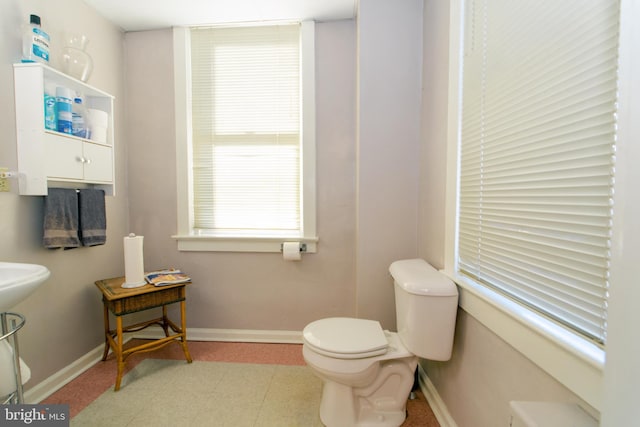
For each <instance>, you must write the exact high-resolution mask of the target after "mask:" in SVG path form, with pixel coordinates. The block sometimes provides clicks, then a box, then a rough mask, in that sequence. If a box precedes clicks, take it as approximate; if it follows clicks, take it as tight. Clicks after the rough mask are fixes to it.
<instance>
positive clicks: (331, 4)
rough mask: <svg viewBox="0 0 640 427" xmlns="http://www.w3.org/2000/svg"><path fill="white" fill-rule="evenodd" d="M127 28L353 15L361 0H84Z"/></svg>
mask: <svg viewBox="0 0 640 427" xmlns="http://www.w3.org/2000/svg"><path fill="white" fill-rule="evenodd" d="M84 2H85V3H87V4H88V5H89V6H91V7H93V8H94V9H95V10H96V11H98V13H100V14H101V15H102V16H104V17H105V18H107V19H108V20H110V21H111V22H113V23H114V24H116V25H118V26H119V27H120V28H122V29H123V30H125V31H143V30H151V29H158V28H167V27H171V26H180V25H183V26H187V25H199V24H217V23H235V22H255V21H274V20H311V19H313V20H315V21H333V20H339V19H351V18H354V17H355V14H356V2H357V0H84Z"/></svg>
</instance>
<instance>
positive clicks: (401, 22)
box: [356, 0, 422, 329]
mask: <svg viewBox="0 0 640 427" xmlns="http://www.w3.org/2000/svg"><path fill="white" fill-rule="evenodd" d="M421 16H422V1H421V0H406V1H401V2H390V1H387V0H367V1H361V2H359V5H358V18H357V19H358V95H357V101H356V102H357V105H358V156H357V169H356V171H357V184H358V186H357V188H358V191H357V202H358V205H357V233H356V286H357V315H358V317H364V318H374V319H377V320H379V321H380V322H381V323H382V326H383V327H385V328H389V329H395V324H396V323H395V307H394V304H393V301H394V297H393V286H391V285H392V283H391V281H390V276H389V272H388V270H389V265H390V264H391V263H392V262H393V261H395V260H398V259H404V258H415V257H416V255H417V224H418V219H417V209H418V176H419V173H418V171H419V140H420V102H421V97H420V83H421V78H420V76H421V66H422V61H421V56H422V55H421V51H422V37H421V34H422V19H421Z"/></svg>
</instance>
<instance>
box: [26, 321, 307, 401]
mask: <svg viewBox="0 0 640 427" xmlns="http://www.w3.org/2000/svg"><path fill="white" fill-rule="evenodd" d="M127 335H128V336H125V340H124V342H127V341H129V340H131V339H133V338H142V339H155V338H161V337H163V336H164V332H163V330H162V328H160V327H150V328H147V329H145V330H143V331H138V332H135V333H133V335H129V334H127ZM187 335H188V336H187V340H188V341H223V342H263V343H278V344H302V332H300V331H260V330H250V329H206V328H189V329H188V330H187ZM103 351H104V344H100V345H99V346H98V347H96V348H94V349H93V350H91V351H90V352H89V353H87V354H85V355H84V356H82V357H80V358H79V359H78V360H76V361H75V362H73V363H71V364H70V365H68V366H67V367H65V368H63V369H61V370H59V371H58V372H56V373H55V374H53V375H51V376H50V377H49V378H47V379H46V380H44V381H42V382H40V383H38V384H36V385H35V386H33V387H31V388H29V389H28V390H27V391H25V393H24V401H25V403H30V404H35V403H39V402H41V401H43V400H44V399H46V398H47V397H49V396H50V395H52V394H53V393H55V392H56V391H57V390H59V389H60V388H62V387H63V386H65V385H66V384H68V383H69V382H71V381H72V380H73V379H74V378H76V377H78V376H79V375H80V374H82V373H83V372H84V371H86V370H87V369H89V368H90V367H92V366H93V365H95V364H96V363H98V362H99V361H100V360H102V352H103ZM114 375H115V373H114Z"/></svg>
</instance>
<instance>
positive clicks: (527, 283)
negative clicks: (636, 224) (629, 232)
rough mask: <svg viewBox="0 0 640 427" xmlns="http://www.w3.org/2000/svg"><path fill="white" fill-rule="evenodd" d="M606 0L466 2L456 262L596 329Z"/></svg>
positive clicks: (604, 218)
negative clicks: (585, 0) (586, 0)
mask: <svg viewBox="0 0 640 427" xmlns="http://www.w3.org/2000/svg"><path fill="white" fill-rule="evenodd" d="M618 8H619V5H618V2H617V1H610V0H594V1H588V2H584V1H580V0H571V1H560V2H559V1H556V0H544V1H536V2H532V1H529V0H519V1H496V0H476V1H473V0H470V1H468V2H467V8H466V13H465V15H466V17H465V19H466V22H465V37H464V40H465V49H464V59H463V89H462V127H461V145H460V176H459V213H458V214H459V217H458V218H459V219H458V242H457V243H458V270H459V271H458V272H459V273H460V274H463V275H466V276H468V277H471V278H472V279H474V280H476V281H478V282H480V283H482V284H484V285H487V286H489V287H491V288H493V289H494V290H497V291H499V292H501V293H503V294H506V295H508V296H510V297H512V298H514V299H515V300H517V301H519V302H521V303H523V304H525V305H527V306H529V307H530V308H532V309H534V310H537V311H539V312H541V313H543V314H545V315H547V316H548V317H550V318H552V319H554V320H555V321H558V322H560V323H561V324H563V325H565V326H568V327H570V328H571V329H573V330H575V331H577V332H579V333H580V334H583V335H585V336H587V337H589V338H591V339H593V340H595V341H596V342H599V343H604V342H605V340H606V315H607V310H606V308H607V293H608V285H609V283H608V280H609V256H610V237H611V224H612V218H613V206H612V194H613V189H614V159H615V157H614V153H615V139H616V117H615V114H616V96H617V86H616V85H617V80H616V75H617V74H616V73H617V49H618V14H619V10H618Z"/></svg>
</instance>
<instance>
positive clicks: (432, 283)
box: [389, 259, 458, 361]
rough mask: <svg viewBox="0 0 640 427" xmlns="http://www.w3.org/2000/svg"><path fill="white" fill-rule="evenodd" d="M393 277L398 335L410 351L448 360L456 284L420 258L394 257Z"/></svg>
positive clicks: (455, 303)
mask: <svg viewBox="0 0 640 427" xmlns="http://www.w3.org/2000/svg"><path fill="white" fill-rule="evenodd" d="M389 272H390V273H391V276H392V277H393V280H394V289H395V297H396V322H397V327H398V335H399V336H400V339H401V340H402V343H403V344H404V345H405V346H406V347H407V349H408V350H409V351H411V353H413V354H415V355H416V356H419V357H422V358H424V359H430V360H440V361H444V360H449V359H450V358H451V351H452V349H453V335H454V330H455V326H456V314H457V311H458V288H457V287H456V285H455V284H454V283H453V282H452V281H451V280H450V279H449V278H448V277H446V276H445V275H444V274H442V273H440V272H439V271H438V270H436V269H435V268H433V267H432V266H431V265H429V264H428V263H427V262H426V261H424V260H422V259H407V260H401V261H396V262H394V263H392V264H391V266H390V267H389Z"/></svg>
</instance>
